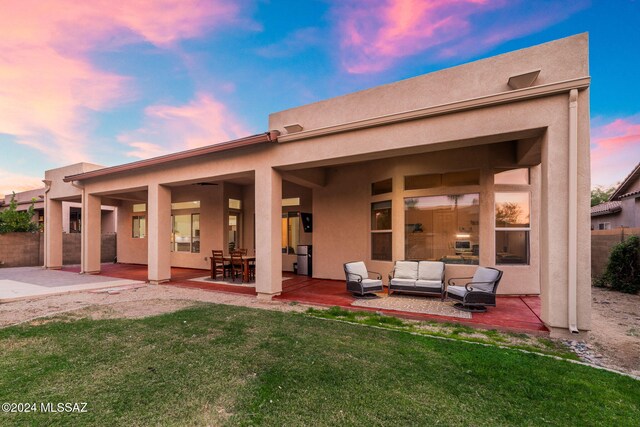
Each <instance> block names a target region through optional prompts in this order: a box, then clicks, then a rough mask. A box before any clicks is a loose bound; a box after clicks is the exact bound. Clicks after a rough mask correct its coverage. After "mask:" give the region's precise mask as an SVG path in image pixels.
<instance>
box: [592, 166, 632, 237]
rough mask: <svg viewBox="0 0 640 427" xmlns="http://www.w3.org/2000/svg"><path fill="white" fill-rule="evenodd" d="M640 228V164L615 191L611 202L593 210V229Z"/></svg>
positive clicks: (610, 199)
mask: <svg viewBox="0 0 640 427" xmlns="http://www.w3.org/2000/svg"><path fill="white" fill-rule="evenodd" d="M620 227H625V228H635V227H640V163H638V164H637V165H636V167H635V168H634V169H633V170H632V171H631V173H630V174H629V175H627V177H626V178H625V179H624V180H623V181H622V182H621V183H620V185H619V186H618V188H616V189H615V191H614V192H613V194H611V197H609V200H608V201H606V202H604V203H600V204H599V205H596V206H593V207H592V208H591V229H592V230H612V229H614V228H620Z"/></svg>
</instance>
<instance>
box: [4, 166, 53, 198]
mask: <svg viewBox="0 0 640 427" xmlns="http://www.w3.org/2000/svg"><path fill="white" fill-rule="evenodd" d="M42 179H43V178H42V177H36V176H30V175H23V174H19V173H14V172H9V171H7V170H3V169H0V199H4V196H5V195H6V194H11V192H12V191H15V192H16V193H18V192H21V191H27V190H33V189H36V188H41V187H43V186H44V184H43V183H42Z"/></svg>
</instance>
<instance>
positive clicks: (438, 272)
mask: <svg viewBox="0 0 640 427" xmlns="http://www.w3.org/2000/svg"><path fill="white" fill-rule="evenodd" d="M393 292H407V293H414V294H427V295H437V296H439V297H440V299H442V300H444V296H445V286H444V263H443V262H441V261H396V263H395V265H394V266H393V270H391V273H389V295H391V294H392V293H393Z"/></svg>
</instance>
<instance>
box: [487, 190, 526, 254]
mask: <svg viewBox="0 0 640 427" xmlns="http://www.w3.org/2000/svg"><path fill="white" fill-rule="evenodd" d="M530 212H531V208H530V195H529V192H513V193H496V203H495V217H496V264H525V265H528V264H529V246H530V245H529V239H530V232H531V221H530V216H531V213H530Z"/></svg>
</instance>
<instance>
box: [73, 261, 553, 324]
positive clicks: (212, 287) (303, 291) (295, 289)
mask: <svg viewBox="0 0 640 427" xmlns="http://www.w3.org/2000/svg"><path fill="white" fill-rule="evenodd" d="M101 268H102V271H101V273H100V274H101V275H103V276H108V277H117V278H121V279H132V280H143V281H146V280H147V266H146V265H138V264H102V267H101ZM63 270H64V271H71V272H79V271H80V267H79V266H68V267H64V268H63ZM209 274H210V272H209V270H199V269H192V268H177V267H172V268H171V281H169V282H167V283H164V284H163V286H166V285H168V286H180V287H184V288H193V289H203V290H208V291H215V292H229V293H235V294H244V295H256V290H255V287H252V286H234V285H227V284H223V283H205V282H199V281H194V280H192V279H195V278H198V277H204V276H208V275H209ZM283 276H284V278H285V279H284V280H283V282H282V294H281V295H279V296H277V297H275V298H274V299H275V300H277V301H290V302H298V303H303V304H312V305H319V306H325V307H332V306H339V307H342V308H344V309H347V310H354V311H376V312H382V313H385V314H388V315H393V316H397V317H402V318H406V319H413V320H435V321H443V322H453V323H460V324H464V325H468V326H476V327H482V328H491V329H500V330H506V331H522V332H528V333H538V334H539V333H548V330H547V328H546V327H545V326H544V324H543V323H542V321H541V320H540V297H538V296H499V297H498V301H497V307H489V308H488V310H487V312H486V313H473V314H472V318H471V319H460V318H457V317H448V316H439V315H433V314H417V313H409V312H403V311H396V310H385V309H370V308H364V307H357V308H356V307H352V306H351V303H352V302H353V301H355V298H354V297H353V296H351V294H350V293H348V292H347V291H346V289H345V284H344V282H343V281H339V280H325V279H314V278H311V277H307V276H297V275H293V274H291V273H287V272H283Z"/></svg>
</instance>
